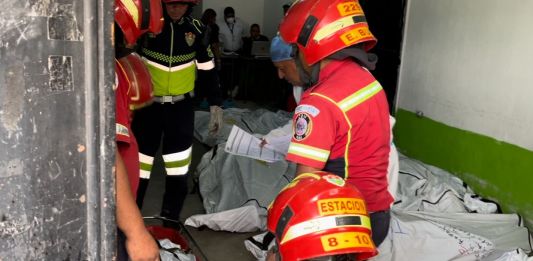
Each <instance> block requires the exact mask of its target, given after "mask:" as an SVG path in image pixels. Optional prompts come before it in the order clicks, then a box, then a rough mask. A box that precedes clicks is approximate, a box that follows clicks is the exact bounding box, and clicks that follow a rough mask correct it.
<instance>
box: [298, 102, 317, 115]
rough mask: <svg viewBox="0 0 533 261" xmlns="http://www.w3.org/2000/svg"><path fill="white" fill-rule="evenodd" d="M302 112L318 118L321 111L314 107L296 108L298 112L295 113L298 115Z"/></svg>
mask: <svg viewBox="0 0 533 261" xmlns="http://www.w3.org/2000/svg"><path fill="white" fill-rule="evenodd" d="M301 112H306V113H309V115H311V116H313V117H316V116H317V115H318V114H319V113H320V110H319V109H318V108H317V107H315V106H313V105H308V104H302V105H298V107H296V110H294V113H296V114H298V113H301Z"/></svg>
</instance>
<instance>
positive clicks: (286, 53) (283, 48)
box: [270, 35, 293, 62]
mask: <svg viewBox="0 0 533 261" xmlns="http://www.w3.org/2000/svg"><path fill="white" fill-rule="evenodd" d="M291 54H292V46H291V45H290V44H287V43H286V42H285V41H283V39H281V37H280V36H279V35H276V36H275V37H274V38H272V42H271V43H270V58H271V59H272V61H273V62H282V61H287V60H292V59H293V57H292V56H291Z"/></svg>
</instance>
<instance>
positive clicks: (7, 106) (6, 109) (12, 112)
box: [0, 62, 24, 138]
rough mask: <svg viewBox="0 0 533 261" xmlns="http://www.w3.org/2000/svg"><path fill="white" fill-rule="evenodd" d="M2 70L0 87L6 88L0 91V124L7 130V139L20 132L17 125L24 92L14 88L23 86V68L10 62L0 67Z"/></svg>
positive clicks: (20, 115)
mask: <svg viewBox="0 0 533 261" xmlns="http://www.w3.org/2000/svg"><path fill="white" fill-rule="evenodd" d="M2 68H4V71H2V70H0V85H2V86H6V88H1V89H0V94H1V97H2V98H1V99H0V105H1V107H2V113H1V114H0V124H1V125H2V126H3V127H4V128H5V129H6V130H7V132H8V138H9V137H11V136H12V134H13V133H14V132H17V131H20V130H21V128H20V126H19V123H20V121H21V119H22V113H23V110H24V90H23V89H22V88H17V87H16V86H20V85H21V84H24V77H23V76H22V74H21V73H20V72H22V71H24V68H23V65H22V63H20V62H12V63H10V64H8V65H6V66H5V67H4V66H2V67H0V69H2ZM2 80H3V81H2ZM6 97H7V98H6Z"/></svg>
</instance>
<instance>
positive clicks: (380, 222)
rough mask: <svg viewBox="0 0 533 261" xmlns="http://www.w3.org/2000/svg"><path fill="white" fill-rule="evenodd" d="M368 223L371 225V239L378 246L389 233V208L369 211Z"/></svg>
mask: <svg viewBox="0 0 533 261" xmlns="http://www.w3.org/2000/svg"><path fill="white" fill-rule="evenodd" d="M370 224H371V226H372V241H374V244H375V245H376V247H378V246H379V245H380V244H381V243H382V242H383V240H384V239H385V237H387V234H388V233H389V226H390V210H385V211H378V212H374V213H371V214H370Z"/></svg>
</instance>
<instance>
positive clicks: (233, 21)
mask: <svg viewBox="0 0 533 261" xmlns="http://www.w3.org/2000/svg"><path fill="white" fill-rule="evenodd" d="M226 22H227V23H228V24H232V23H235V18H233V17H228V18H226Z"/></svg>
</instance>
